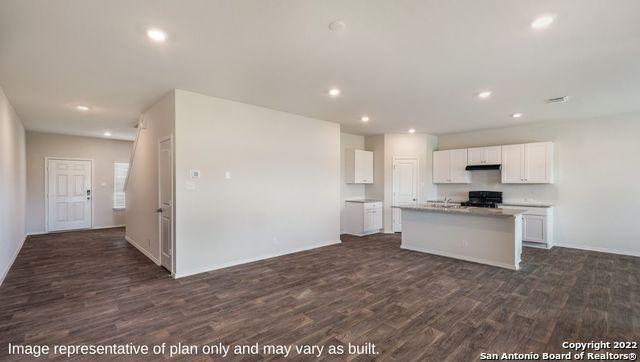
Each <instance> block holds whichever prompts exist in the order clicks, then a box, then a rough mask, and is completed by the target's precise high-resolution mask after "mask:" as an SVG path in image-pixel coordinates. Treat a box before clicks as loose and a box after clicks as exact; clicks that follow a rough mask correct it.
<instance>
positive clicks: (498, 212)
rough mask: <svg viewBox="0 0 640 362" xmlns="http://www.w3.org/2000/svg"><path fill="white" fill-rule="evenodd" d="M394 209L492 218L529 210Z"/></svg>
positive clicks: (400, 207) (412, 207) (398, 206)
mask: <svg viewBox="0 0 640 362" xmlns="http://www.w3.org/2000/svg"><path fill="white" fill-rule="evenodd" d="M393 207H396V208H399V209H403V210H415V211H425V212H439V213H443V214H462V215H473V216H491V217H515V216H517V215H521V214H524V213H525V212H526V211H527V210H517V209H492V208H486V207H442V206H431V205H424V204H422V205H395V206H393Z"/></svg>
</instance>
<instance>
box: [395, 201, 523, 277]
mask: <svg viewBox="0 0 640 362" xmlns="http://www.w3.org/2000/svg"><path fill="white" fill-rule="evenodd" d="M518 217H519V216H516V217H491V216H476V215H464V214H456V213H439V212H425V211H419V210H410V209H403V210H402V245H401V247H402V248H403V249H408V250H415V251H421V252H425V253H430V254H436V255H442V256H447V257H451V258H456V259H462V260H468V261H473V262H477V263H482V264H489V265H494V266H499V267H503V268H508V269H514V270H517V269H518V268H519V262H520V252H521V244H522V239H521V238H522V231H521V230H520V229H518V227H519V224H520V223H519V222H518Z"/></svg>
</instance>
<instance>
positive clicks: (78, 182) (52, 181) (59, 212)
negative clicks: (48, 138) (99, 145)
mask: <svg viewBox="0 0 640 362" xmlns="http://www.w3.org/2000/svg"><path fill="white" fill-rule="evenodd" d="M47 174H48V180H47V185H48V189H47V192H48V195H47V219H48V225H47V228H48V231H62V230H75V229H89V228H91V199H92V198H93V196H92V195H91V192H92V191H91V161H88V160H87V161H85V160H82V161H80V160H61V159H49V160H48V162H47Z"/></svg>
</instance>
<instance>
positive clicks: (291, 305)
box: [0, 229, 640, 361]
mask: <svg viewBox="0 0 640 362" xmlns="http://www.w3.org/2000/svg"><path fill="white" fill-rule="evenodd" d="M123 236H124V231H123V230H122V229H110V230H99V231H86V232H73V233H63V234H55V235H42V236H33V237H29V239H28V240H27V242H26V243H25V245H24V248H23V249H22V251H21V252H20V255H19V256H18V258H17V260H16V262H15V264H14V265H13V267H12V269H11V271H10V272H9V274H8V276H7V278H6V280H5V282H4V284H3V285H2V286H1V287H0V360H6V359H17V358H16V357H15V356H7V345H8V343H9V342H11V343H14V344H21V343H22V344H48V345H54V344H109V343H128V342H133V343H137V344H155V343H161V342H167V343H177V342H183V343H188V344H200V345H202V344H212V343H216V342H224V343H226V344H241V343H255V342H260V343H261V344H304V343H308V344H322V345H332V344H333V345H338V344H342V345H346V344H347V343H354V344H362V343H365V342H372V343H375V344H376V346H377V347H378V350H379V351H380V354H379V355H378V356H377V358H378V359H380V360H398V361H407V360H422V361H425V360H426V361H441V360H451V361H468V360H476V359H478V357H479V354H480V352H499V353H502V352H523V353H525V352H542V351H546V352H554V351H557V352H562V351H563V350H562V349H561V348H560V343H561V342H562V341H591V340H596V341H598V340H605V341H639V340H640V258H634V257H625V256H617V255H612V254H604V253H595V252H585V251H578V250H572V249H564V248H555V249H553V250H552V251H546V250H538V249H530V248H525V250H524V255H523V260H522V270H521V271H519V272H513V271H509V270H505V269H500V268H495V267H490V266H484V265H479V264H474V263H468V262H463V261H457V260H453V259H449V258H444V257H437V256H432V255H428V254H423V253H418V252H411V251H404V250H401V249H400V248H399V236H398V235H374V236H369V237H363V238H356V237H344V238H343V240H344V242H343V243H342V244H339V245H333V246H328V247H324V248H319V249H315V250H311V251H307V252H302V253H297V254H291V255H287V256H282V257H278V258H273V259H268V260H263V261H259V262H255V263H250V264H245V265H241V266H237V267H232V268H227V269H223V270H218V271H215V272H209V273H204V274H199V275H196V276H192V277H187V278H183V279H178V280H174V279H171V278H170V277H169V276H168V274H167V273H166V272H165V271H164V270H163V269H161V268H159V267H157V266H156V265H154V264H153V263H152V262H151V261H149V260H148V259H147V258H146V257H145V256H143V255H142V254H141V253H140V252H138V251H137V250H136V249H134V248H133V247H132V246H130V245H129V244H127V242H126V241H124V238H123ZM270 357H271V358H273V356H270ZM200 359H203V357H202V356H201V357H200ZM255 359H259V356H258V357H256V358H255ZM299 359H300V358H299ZM305 359H312V358H305ZM358 359H363V360H366V359H371V357H364V356H360V357H359V358H358Z"/></svg>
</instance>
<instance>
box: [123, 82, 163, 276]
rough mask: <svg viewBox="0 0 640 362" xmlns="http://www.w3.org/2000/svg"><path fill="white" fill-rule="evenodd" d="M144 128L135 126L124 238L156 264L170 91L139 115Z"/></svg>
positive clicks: (127, 189)
mask: <svg viewBox="0 0 640 362" xmlns="http://www.w3.org/2000/svg"><path fill="white" fill-rule="evenodd" d="M142 119H144V121H145V123H146V125H147V126H146V129H138V135H137V137H136V141H135V146H134V148H135V150H134V155H133V158H132V161H131V165H130V170H129V178H128V180H127V185H126V193H127V210H126V226H127V231H126V238H127V240H128V241H129V242H130V243H132V244H133V245H134V246H136V247H137V248H138V249H140V250H141V251H142V252H143V253H145V254H146V255H147V256H148V257H149V258H151V259H152V260H153V261H154V262H156V264H159V263H160V236H159V233H158V214H156V212H155V210H156V209H157V208H158V206H159V205H158V142H159V140H160V139H162V138H164V137H168V136H171V135H172V134H173V133H174V120H175V96H174V92H173V91H171V92H169V93H168V94H166V95H165V96H164V97H162V99H160V100H159V101H158V102H157V103H156V104H154V105H153V106H151V108H149V109H148V110H146V111H145V112H144V113H143V114H142Z"/></svg>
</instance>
